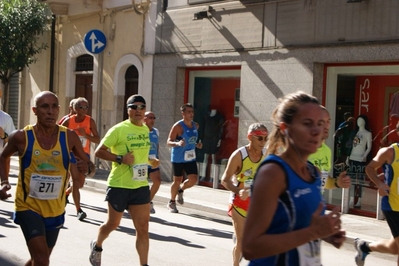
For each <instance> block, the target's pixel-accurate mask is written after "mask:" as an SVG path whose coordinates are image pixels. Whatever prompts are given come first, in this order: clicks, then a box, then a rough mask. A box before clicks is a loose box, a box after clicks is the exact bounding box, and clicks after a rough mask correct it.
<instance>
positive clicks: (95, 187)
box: [10, 156, 381, 245]
mask: <svg viewBox="0 0 399 266" xmlns="http://www.w3.org/2000/svg"><path fill="white" fill-rule="evenodd" d="M10 170H14V171H18V170H19V163H18V157H17V156H13V157H12V158H11V165H10ZM96 171H97V174H96V176H97V178H86V182H85V186H84V187H83V189H85V190H91V191H95V192H99V193H105V190H106V188H107V182H106V178H107V176H108V173H109V171H107V170H103V169H97V170H96ZM150 184H151V182H150ZM166 186H168V185H167V183H162V184H161V187H160V189H159V190H158V192H157V194H156V195H155V197H154V201H156V202H160V203H163V204H164V206H165V208H166V204H167V203H168V202H169V199H170V194H169V186H168V188H166ZM162 188H163V189H162ZM200 189H201V191H200V193H201V194H202V193H203V197H198V195H197V197H195V196H194V197H193V198H190V196H188V197H187V198H185V202H184V207H185V208H190V209H194V210H199V211H203V212H208V213H212V214H217V215H222V216H226V217H228V216H227V198H226V204H223V203H222V204H221V203H220V202H217V200H216V202H215V200H212V199H211V198H206V197H207V195H209V194H207V193H208V191H207V189H210V188H207V187H201V188H200ZM213 192H214V191H213ZM194 193H195V192H194ZM197 193H198V191H197ZM223 197H224V195H223ZM198 198H200V199H201V200H198ZM219 201H220V200H219ZM223 201H224V200H223ZM342 218H343V219H342V220H343V224H344V229H345V223H347V222H349V224H348V225H349V226H348V227H350V228H351V226H353V224H352V225H350V222H352V223H353V219H354V218H353V217H352V216H351V215H348V214H343V215H342ZM355 219H356V221H357V219H359V221H361V219H362V218H361V217H355ZM345 220H346V221H345ZM374 223H375V222H372V223H371V224H370V225H371V226H374V225H375V224H374ZM349 230H350V229H349ZM355 235H356V236H355ZM356 238H361V239H363V240H365V241H368V242H372V241H376V240H378V239H381V236H380V237H377V236H376V235H368V234H367V232H364V231H359V232H358V231H357V230H350V231H347V235H346V239H345V242H344V243H346V244H350V245H353V242H354V240H355V239H356Z"/></svg>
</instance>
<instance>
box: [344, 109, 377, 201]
mask: <svg viewBox="0 0 399 266" xmlns="http://www.w3.org/2000/svg"><path fill="white" fill-rule="evenodd" d="M356 123H357V127H356V135H355V137H354V139H353V146H352V151H351V154H350V156H349V162H348V165H349V170H348V174H349V175H350V176H351V178H352V183H353V184H354V192H353V193H351V195H353V196H354V198H352V197H351V201H352V202H353V204H355V207H360V200H361V196H362V183H363V182H364V181H365V168H366V164H367V155H368V154H369V153H370V151H371V140H372V136H371V132H370V131H369V130H368V119H367V116H365V115H360V116H359V117H358V118H357V120H356ZM356 199H357V201H356ZM354 201H356V202H354Z"/></svg>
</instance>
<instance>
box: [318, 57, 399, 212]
mask: <svg viewBox="0 0 399 266" xmlns="http://www.w3.org/2000/svg"><path fill="white" fill-rule="evenodd" d="M326 73H327V76H326V88H325V92H326V97H325V100H326V101H325V105H326V107H327V109H328V110H329V111H330V114H331V119H332V121H331V128H330V136H329V139H328V140H327V145H328V146H329V147H330V148H331V150H332V151H333V155H334V157H333V158H334V164H333V170H332V171H331V174H332V175H333V176H334V177H337V176H338V175H339V173H341V172H342V171H347V174H348V175H349V176H350V177H351V182H352V185H351V187H350V189H346V190H342V189H334V190H326V191H325V193H324V196H325V199H326V201H327V202H328V203H329V204H331V205H338V206H341V207H342V210H343V212H344V213H353V214H358V215H364V216H369V217H377V218H382V214H381V212H380V210H379V196H378V191H377V189H376V187H375V185H374V184H373V183H372V182H371V181H370V179H369V178H368V177H367V175H366V173H365V166H366V165H367V163H369V162H370V160H371V159H372V158H373V157H374V156H375V155H376V153H377V151H378V150H379V148H381V147H385V146H388V145H390V144H392V143H394V142H398V141H399V136H398V133H397V131H396V126H397V124H398V122H399V97H398V98H396V95H397V94H398V92H399V66H398V65H397V64H392V65H371V66H326ZM398 96H399V94H398ZM396 101H397V102H396ZM396 109H398V110H396Z"/></svg>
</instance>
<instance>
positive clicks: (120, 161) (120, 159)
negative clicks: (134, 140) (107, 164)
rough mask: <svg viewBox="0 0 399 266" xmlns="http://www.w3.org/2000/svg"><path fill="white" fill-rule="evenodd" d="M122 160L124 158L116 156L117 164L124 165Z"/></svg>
mask: <svg viewBox="0 0 399 266" xmlns="http://www.w3.org/2000/svg"><path fill="white" fill-rule="evenodd" d="M122 159H123V156H122V155H116V162H117V163H118V164H122Z"/></svg>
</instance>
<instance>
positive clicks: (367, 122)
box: [355, 115, 370, 132]
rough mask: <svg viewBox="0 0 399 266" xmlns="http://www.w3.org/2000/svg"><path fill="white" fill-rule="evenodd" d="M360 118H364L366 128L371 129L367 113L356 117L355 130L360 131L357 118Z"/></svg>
mask: <svg viewBox="0 0 399 266" xmlns="http://www.w3.org/2000/svg"><path fill="white" fill-rule="evenodd" d="M359 118H363V120H364V122H365V124H364V128H365V129H366V130H367V131H370V128H369V119H368V118H367V116H366V115H359V116H358V117H357V118H356V129H355V132H358V131H359V126H358V125H357V120H358V119H359Z"/></svg>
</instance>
